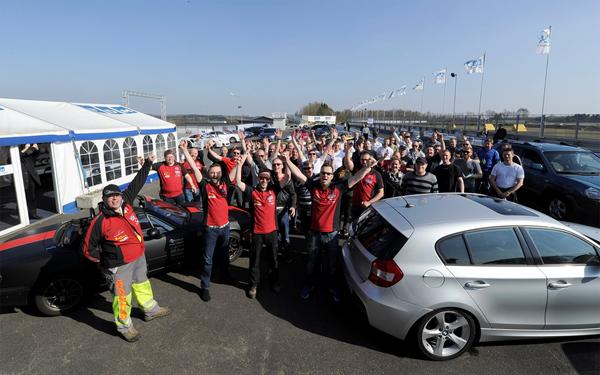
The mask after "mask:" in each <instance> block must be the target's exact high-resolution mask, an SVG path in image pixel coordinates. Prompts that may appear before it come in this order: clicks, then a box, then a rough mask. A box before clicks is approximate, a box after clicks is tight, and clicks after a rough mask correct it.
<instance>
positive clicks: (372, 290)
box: [342, 246, 431, 340]
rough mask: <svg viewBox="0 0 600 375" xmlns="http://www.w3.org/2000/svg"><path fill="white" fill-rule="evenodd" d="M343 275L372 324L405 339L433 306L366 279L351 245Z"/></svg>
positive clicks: (344, 254) (346, 254)
mask: <svg viewBox="0 0 600 375" xmlns="http://www.w3.org/2000/svg"><path fill="white" fill-rule="evenodd" d="M342 255H343V262H344V275H345V277H346V282H347V284H348V287H349V289H350V292H351V293H352V294H353V297H355V298H356V299H357V300H358V301H360V303H361V304H362V307H363V310H364V312H365V313H366V315H367V318H368V319H369V324H371V325H372V326H373V327H375V328H377V329H379V330H380V331H383V332H385V333H388V334H390V335H392V336H394V337H397V338H399V339H401V340H404V339H405V338H406V336H407V334H408V332H409V331H410V328H411V327H412V326H413V324H414V323H415V322H416V321H417V320H418V319H419V318H420V317H422V316H423V315H425V314H427V313H429V312H430V311H431V309H428V308H425V307H423V306H418V305H415V304H412V303H409V302H406V301H403V300H401V299H399V298H398V297H396V296H395V295H394V293H393V291H392V289H391V288H381V287H378V286H376V285H375V284H373V283H371V282H370V281H369V280H365V281H363V280H362V279H361V277H360V276H359V275H358V274H357V273H356V271H355V268H354V266H353V265H352V257H351V256H350V254H349V249H348V247H346V246H344V247H343V249H342Z"/></svg>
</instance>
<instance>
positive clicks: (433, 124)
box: [351, 111, 600, 152]
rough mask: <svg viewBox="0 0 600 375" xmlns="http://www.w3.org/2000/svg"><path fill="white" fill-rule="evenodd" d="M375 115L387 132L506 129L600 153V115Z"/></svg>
mask: <svg viewBox="0 0 600 375" xmlns="http://www.w3.org/2000/svg"><path fill="white" fill-rule="evenodd" d="M381 112H382V113H381V114H379V116H378V115H377V113H374V117H371V118H373V125H372V126H373V127H374V128H375V129H378V130H379V131H381V132H384V133H388V132H391V131H393V130H394V129H402V128H404V129H415V128H419V129H429V130H433V129H437V130H441V131H445V132H447V133H463V134H471V135H481V136H483V135H493V134H494V133H495V132H496V130H497V129H499V128H504V129H505V130H506V132H507V136H508V138H509V139H517V140H533V139H544V140H547V141H551V142H566V143H570V144H574V145H577V146H581V147H585V148H589V149H591V150H593V151H596V152H600V115H577V114H574V115H544V119H543V131H541V125H542V119H541V117H540V116H539V115H537V116H536V115H528V116H519V115H508V116H507V115H500V114H499V115H496V116H492V117H483V116H481V117H478V116H477V115H475V116H473V115H456V116H455V117H454V119H453V118H452V117H449V116H436V115H428V116H419V115H413V116H411V115H408V114H406V113H404V116H402V115H399V114H398V112H396V113H393V112H390V111H385V112H384V111H381ZM366 121H367V118H365V117H364V116H363V117H354V118H353V119H352V121H351V125H352V126H354V127H357V126H361V125H362V124H363V123H364V122H366Z"/></svg>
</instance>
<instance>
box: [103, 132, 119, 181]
mask: <svg viewBox="0 0 600 375" xmlns="http://www.w3.org/2000/svg"><path fill="white" fill-rule="evenodd" d="M103 151H104V171H105V172H106V180H107V181H111V180H116V179H117V178H119V177H121V174H122V173H123V171H122V169H121V153H120V152H119V144H118V143H117V142H115V140H114V139H109V140H107V141H106V142H104V148H103Z"/></svg>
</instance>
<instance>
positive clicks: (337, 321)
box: [232, 239, 420, 358]
mask: <svg viewBox="0 0 600 375" xmlns="http://www.w3.org/2000/svg"><path fill="white" fill-rule="evenodd" d="M303 246H304V240H299V239H292V249H302V248H303ZM304 265H305V259H304V257H303V256H302V255H301V254H298V253H295V254H294V261H293V263H291V264H287V263H283V262H282V263H280V266H279V267H280V284H281V292H280V293H279V294H275V293H274V292H273V291H271V290H270V288H269V286H268V283H267V282H266V281H265V280H267V277H266V275H265V274H264V273H265V271H266V268H267V267H266V266H261V273H263V275H262V277H261V281H262V284H261V285H259V288H258V294H257V301H258V302H259V303H260V304H261V305H262V307H263V308H264V309H265V311H267V312H269V313H270V314H273V315H275V316H277V317H278V318H280V319H284V320H286V321H288V322H290V323H291V324H293V325H294V326H296V327H298V328H300V329H303V330H306V331H308V332H311V333H314V334H317V335H320V336H325V337H329V338H332V339H335V340H339V341H342V342H345V343H349V344H352V345H359V346H363V347H366V348H369V349H372V350H377V351H380V352H383V353H387V354H392V355H396V356H399V357H410V358H420V357H418V356H417V353H416V351H415V350H414V349H412V348H411V345H410V344H409V343H407V342H404V341H401V340H398V339H396V338H395V337H392V336H390V335H388V334H386V333H383V332H380V331H378V330H376V329H375V328H373V327H371V326H370V325H369V323H368V321H367V318H366V316H364V315H363V314H362V313H360V311H359V309H357V308H356V306H355V305H353V304H352V302H350V301H349V300H348V299H345V300H343V301H342V302H339V303H335V302H333V300H332V297H331V295H330V293H329V291H328V290H327V288H324V287H322V288H317V289H316V290H315V292H314V293H313V294H312V295H311V296H310V298H309V299H307V300H302V299H301V298H300V289H301V288H302V285H303V280H304V276H305V271H304ZM235 268H237V270H235V271H236V275H237V274H240V273H242V272H243V275H244V277H245V278H246V279H245V280H244V279H243V281H244V282H246V283H247V281H246V280H247V277H248V270H247V269H246V268H241V267H235V266H234V265H232V273H233V271H234V269H235ZM238 284H239V283H238Z"/></svg>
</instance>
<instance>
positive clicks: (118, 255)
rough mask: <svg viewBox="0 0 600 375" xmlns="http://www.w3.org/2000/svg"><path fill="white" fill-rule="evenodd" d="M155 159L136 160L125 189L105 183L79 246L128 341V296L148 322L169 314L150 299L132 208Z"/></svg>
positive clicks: (131, 334) (133, 337)
mask: <svg viewBox="0 0 600 375" xmlns="http://www.w3.org/2000/svg"><path fill="white" fill-rule="evenodd" d="M155 158H156V157H155V156H154V155H150V156H149V157H148V159H146V160H145V161H144V160H143V159H142V158H138V160H139V162H140V164H141V165H142V168H140V170H139V171H138V173H137V175H136V176H135V178H134V179H133V180H132V181H131V183H130V184H129V186H128V187H127V189H125V191H123V192H121V190H120V189H119V187H118V186H117V185H114V184H109V185H106V186H105V187H104V189H102V202H100V203H99V204H98V209H99V211H100V213H99V214H98V215H97V216H96V217H94V219H93V220H92V221H91V223H90V226H89V228H88V229H87V232H86V233H85V237H84V240H83V243H82V251H83V254H84V255H85V257H86V258H87V259H89V260H91V261H92V262H95V263H98V265H99V267H100V269H101V272H102V274H103V275H104V277H105V278H106V280H107V282H108V284H109V287H110V291H111V293H112V295H113V304H112V306H113V313H114V317H115V323H116V325H117V331H118V332H119V334H120V335H121V337H123V338H124V339H125V340H126V341H128V342H134V341H137V340H138V339H139V338H140V333H139V332H138V331H137V330H136V329H135V328H133V323H132V321H131V316H130V315H131V299H132V295H133V296H135V299H136V301H137V303H138V305H139V306H140V308H141V309H142V310H143V311H144V320H145V321H150V320H153V319H155V318H159V317H161V316H166V315H169V313H170V312H171V311H170V310H169V309H168V308H166V307H161V306H159V305H158V302H156V301H155V300H154V296H153V293H152V287H151V285H150V280H148V276H147V272H148V269H147V265H146V257H145V256H144V250H145V248H144V234H143V232H142V227H141V226H140V222H139V221H138V218H137V215H136V213H135V211H134V209H133V205H132V203H133V200H134V199H135V197H136V196H137V194H138V193H139V191H140V190H141V189H142V187H143V186H144V183H145V182H146V177H148V173H149V172H150V168H151V167H152V162H153V161H154V159H155Z"/></svg>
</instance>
